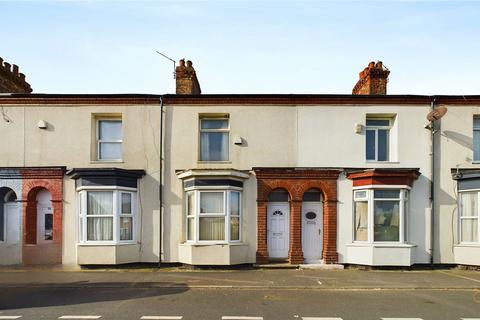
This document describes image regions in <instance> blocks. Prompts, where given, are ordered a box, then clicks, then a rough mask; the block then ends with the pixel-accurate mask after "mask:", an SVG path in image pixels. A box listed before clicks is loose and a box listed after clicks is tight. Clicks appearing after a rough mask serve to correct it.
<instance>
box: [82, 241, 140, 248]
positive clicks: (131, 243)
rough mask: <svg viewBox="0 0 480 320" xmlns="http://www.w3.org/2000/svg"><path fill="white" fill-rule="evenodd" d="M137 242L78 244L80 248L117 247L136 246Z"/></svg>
mask: <svg viewBox="0 0 480 320" xmlns="http://www.w3.org/2000/svg"><path fill="white" fill-rule="evenodd" d="M136 244H138V243H137V242H133V241H132V242H85V243H77V246H79V247H102V246H108V247H116V246H131V245H136Z"/></svg>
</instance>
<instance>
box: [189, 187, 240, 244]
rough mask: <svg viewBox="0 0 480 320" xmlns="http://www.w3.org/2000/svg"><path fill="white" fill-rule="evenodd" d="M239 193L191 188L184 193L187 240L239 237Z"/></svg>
mask: <svg viewBox="0 0 480 320" xmlns="http://www.w3.org/2000/svg"><path fill="white" fill-rule="evenodd" d="M241 211H242V208H241V192H240V191H236V190H193V191H188V192H187V193H186V226H187V232H186V233H187V237H186V238H187V242H189V243H211V244H216V243H229V242H239V241H240V240H241Z"/></svg>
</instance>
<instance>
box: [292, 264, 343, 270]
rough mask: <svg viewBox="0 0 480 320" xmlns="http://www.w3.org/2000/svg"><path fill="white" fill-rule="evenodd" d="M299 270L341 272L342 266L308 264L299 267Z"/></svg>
mask: <svg viewBox="0 0 480 320" xmlns="http://www.w3.org/2000/svg"><path fill="white" fill-rule="evenodd" d="M299 268H300V269H313V270H343V269H344V266H343V264H326V263H309V264H301V265H299Z"/></svg>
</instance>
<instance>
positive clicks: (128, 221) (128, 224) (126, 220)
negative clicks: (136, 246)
mask: <svg viewBox="0 0 480 320" xmlns="http://www.w3.org/2000/svg"><path fill="white" fill-rule="evenodd" d="M132 231H133V218H131V217H121V218H120V240H133V232H132Z"/></svg>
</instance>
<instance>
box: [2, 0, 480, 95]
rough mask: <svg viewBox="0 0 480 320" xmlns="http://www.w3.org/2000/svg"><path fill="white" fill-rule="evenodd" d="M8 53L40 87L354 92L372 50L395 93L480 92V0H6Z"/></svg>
mask: <svg viewBox="0 0 480 320" xmlns="http://www.w3.org/2000/svg"><path fill="white" fill-rule="evenodd" d="M0 14H1V19H0V30H2V37H1V41H0V57H2V58H3V59H4V60H5V61H8V62H10V63H15V64H17V65H19V66H20V70H21V72H23V73H25V74H26V76H27V81H28V82H29V83H30V84H31V85H32V87H33V90H34V92H36V93H152V94H164V93H174V92H175V80H174V79H173V74H172V72H173V62H171V61H169V60H167V59H165V58H163V57H161V56H160V55H158V54H157V53H156V51H157V50H158V51H160V52H163V53H164V54H166V55H168V56H169V57H171V58H173V59H174V60H176V61H178V60H179V59H181V58H185V59H187V60H192V61H193V66H194V67H195V69H196V71H197V76H198V79H199V81H200V85H201V88H202V93H207V94H208V93H210V94H216V93H219V94H228V93H232V94H238V93H298V94H303V93H311V94H350V93H351V90H352V88H353V86H354V85H355V83H356V81H357V80H358V73H359V72H360V71H361V70H363V68H365V67H366V66H367V64H368V62H369V61H377V60H381V61H383V63H384V65H385V66H386V67H388V68H389V69H390V71H391V73H390V78H389V84H388V93H389V94H425V95H430V94H432V95H433V94H458V95H466V94H480V18H479V17H480V2H479V1H467V2H463V1H438V2H435V1H369V2H364V1H308V2H300V1H278V2H276V1H238V2H234V1H210V2H207V1H193V2H187V1H172V2H166V1H147V2H142V1H119V2H114V1H31V2H27V1H2V0H0Z"/></svg>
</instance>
